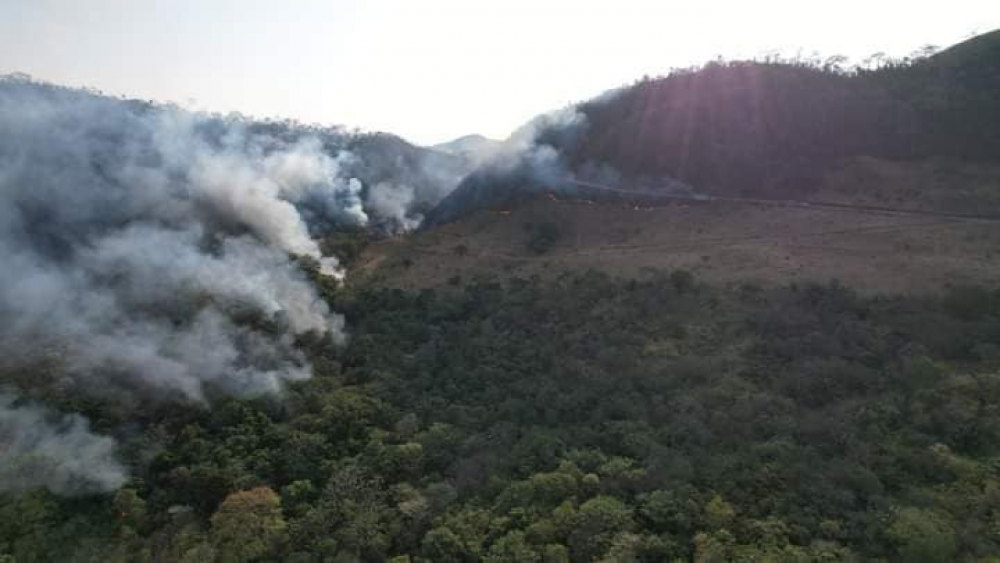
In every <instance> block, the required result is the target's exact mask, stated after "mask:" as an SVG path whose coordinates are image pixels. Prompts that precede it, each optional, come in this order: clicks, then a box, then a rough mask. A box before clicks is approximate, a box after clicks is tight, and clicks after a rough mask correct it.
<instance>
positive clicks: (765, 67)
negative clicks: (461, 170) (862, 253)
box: [430, 32, 1000, 224]
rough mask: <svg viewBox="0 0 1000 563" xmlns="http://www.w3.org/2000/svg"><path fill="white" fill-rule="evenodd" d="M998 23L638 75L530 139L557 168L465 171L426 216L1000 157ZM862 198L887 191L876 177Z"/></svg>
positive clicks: (763, 189) (792, 184)
mask: <svg viewBox="0 0 1000 563" xmlns="http://www.w3.org/2000/svg"><path fill="white" fill-rule="evenodd" d="M998 37H1000V32H993V33H990V34H985V35H982V36H979V37H976V38H973V39H970V40H968V41H966V42H963V43H961V44H958V45H955V46H953V47H951V48H949V49H946V50H944V51H942V52H940V53H938V54H936V55H933V56H930V57H927V58H918V59H912V60H910V59H908V60H903V61H891V60H888V61H886V60H883V61H881V63H879V66H877V67H876V68H860V67H857V68H851V69H845V68H841V67H840V66H838V65H839V61H837V60H835V59H831V60H828V61H825V62H820V61H800V60H768V61H763V62H761V61H734V62H719V61H717V62H710V63H708V64H706V65H704V66H703V67H700V68H696V69H688V70H678V71H675V72H673V73H671V74H669V75H667V76H664V77H660V78H644V79H642V80H640V81H638V82H636V83H635V84H632V85H629V86H627V87H624V88H620V89H618V90H614V91H611V92H609V93H606V94H604V95H602V96H599V97H597V98H594V99H593V100H589V101H585V102H583V103H581V104H578V105H577V106H576V107H575V108H574V109H575V111H576V112H578V114H579V115H580V116H581V119H580V121H581V122H583V123H584V126H582V127H580V126H577V124H576V123H574V124H573V129H572V130H570V129H567V128H566V127H565V126H563V125H562V124H561V123H559V122H553V123H549V124H547V125H546V126H544V127H542V128H540V129H539V130H538V131H537V134H536V139H535V144H536V146H540V147H551V148H552V149H554V151H555V152H556V153H557V154H558V155H559V157H560V168H559V169H558V170H556V171H555V173H548V174H538V173H537V171H535V170H533V169H532V167H531V165H530V164H522V165H519V166H515V167H512V168H507V169H504V170H503V171H501V172H499V173H498V172H497V171H496V170H490V169H488V168H487V169H484V170H480V171H479V172H478V173H473V174H471V175H469V176H468V177H467V178H466V179H465V180H464V181H463V182H462V184H460V185H459V186H458V188H457V189H456V190H455V191H454V192H452V193H451V194H450V195H449V196H448V197H447V198H446V199H445V200H443V201H442V203H441V204H440V206H439V209H437V210H435V211H434V213H432V214H431V216H430V219H431V224H440V223H446V222H448V221H452V220H455V219H457V218H460V217H461V216H463V214H465V213H467V212H469V211H473V210H476V209H484V208H489V207H491V206H496V205H505V204H506V203H507V202H510V201H515V200H518V199H521V198H522V197H524V196H528V197H530V196H531V194H533V193H534V194H538V193H544V191H547V190H548V191H551V190H559V191H560V192H562V193H563V194H564V195H565V196H572V193H573V187H572V186H570V185H567V184H566V183H565V182H564V180H565V179H567V178H569V177H572V176H576V177H585V178H589V177H594V175H595V170H597V171H599V174H597V176H598V177H600V178H601V179H603V180H605V181H607V179H608V178H611V180H612V181H613V182H615V183H620V186H623V187H630V186H634V185H636V184H663V183H665V182H676V181H680V182H682V183H684V184H686V185H688V186H690V187H691V188H693V189H694V190H696V191H699V192H702V193H707V194H716V195H728V196H743V197H764V198H799V199H807V198H810V197H814V194H815V192H816V191H817V190H819V189H821V188H822V186H821V183H822V181H823V178H824V177H825V176H827V175H828V174H830V173H831V172H833V171H834V170H836V169H839V168H842V167H843V166H844V165H845V163H849V162H850V161H851V160H852V159H857V158H859V157H871V158H876V159H882V160H889V161H897V162H915V161H928V160H933V159H938V160H941V159H944V160H949V159H950V160H953V161H958V162H959V163H962V162H980V163H995V162H998V161H1000V101H998V98H997V97H996V96H995V92H997V91H998V90H1000V40H998V39H997V38H998ZM868 189H870V190H873V191H872V193H870V194H868V196H867V197H871V198H886V197H890V196H889V194H881V193H879V192H878V190H880V185H878V184H874V185H871V186H868Z"/></svg>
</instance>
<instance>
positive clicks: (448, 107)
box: [0, 0, 1000, 144]
mask: <svg viewBox="0 0 1000 563" xmlns="http://www.w3.org/2000/svg"><path fill="white" fill-rule="evenodd" d="M998 26H1000V4H998V3H996V2H995V1H991V0H964V1H953V2H948V3H926V4H921V5H914V4H913V3H912V2H902V1H899V2H895V1H893V2H861V1H855V0H852V1H846V2H838V3H836V5H835V6H834V5H832V4H831V3H828V2H802V1H798V2H791V1H774V2H756V3H748V2H724V1H716V2H705V1H701V2H695V1H682V2H670V3H667V2H658V3H653V2H639V1H635V2H622V1H613V2H612V1H607V2H604V1H601V2H598V1H594V2H581V1H579V0H573V1H569V0H566V1H562V0H560V1H547V2H544V3H542V2H527V1H525V2H520V1H516V2H470V1H467V0H466V1H461V0H434V1H427V2H406V1H392V0H379V1H360V0H348V1H341V2H320V1H308V0H298V1H291V0H289V1H285V2H281V3H277V2H263V1H237V0H213V1H196V0H178V1H170V2H167V1H155V0H149V1H125V0H95V1H90V2H59V1H53V0H4V1H2V2H0V72H2V73H8V72H25V73H28V74H31V75H32V76H34V77H36V78H39V79H44V80H49V81H52V82H56V83H60V84H66V85H70V86H91V87H94V88H97V89H100V90H102V91H104V92H107V93H111V94H115V95H127V96H134V97H141V98H148V99H155V100H160V101H172V102H176V103H178V104H180V105H182V106H185V107H192V108H197V109H206V110H212V111H222V112H228V111H240V112H243V113H246V114H250V115H254V116H280V117H291V118H295V119H298V120H301V121H305V122H318V123H324V124H333V123H339V124H344V125H347V126H350V127H360V128H362V129H366V130H382V131H390V132H393V133H397V134H399V135H402V136H403V137H405V138H407V139H409V140H411V141H414V142H417V143H426V144H429V143H435V142H442V141H446V140H449V139H451V138H454V137H458V136H461V135H464V134H468V133H481V134H485V135H488V136H492V137H504V136H506V134H507V133H509V132H510V131H511V130H512V129H513V128H515V127H516V126H518V125H519V124H521V123H523V122H524V121H526V120H527V119H528V118H530V117H531V116H533V115H536V114H538V113H539V112H542V111H545V110H549V109H553V108H558V107H561V106H564V105H566V104H567V103H570V102H573V101H578V100H581V99H585V98H587V97H590V96H592V95H595V94H597V93H599V92H600V91H602V90H604V89H606V88H608V87H610V86H614V85H617V84H625V83H628V82H631V81H633V80H634V79H636V78H638V77H640V76H643V75H646V74H649V75H653V74H658V73H663V72H666V71H668V70H669V69H670V68H672V67H677V66H688V65H692V64H697V63H700V62H703V61H704V60H706V59H710V58H713V57H715V56H717V55H723V56H725V57H729V58H735V57H752V56H755V55H761V54H764V53H767V52H769V51H780V52H784V53H788V54H794V53H797V52H801V53H803V54H810V53H812V52H814V51H815V52H818V53H821V54H823V55H831V54H844V55H847V56H849V57H851V58H852V59H854V60H858V59H860V58H863V57H864V56H865V55H868V54H871V53H873V52H876V51H883V52H886V53H888V54H890V55H896V56H901V55H905V54H907V53H909V52H911V51H913V50H915V49H917V48H919V47H921V46H923V45H927V44H934V45H948V44H951V43H954V42H956V41H959V40H961V39H963V38H964V37H967V36H969V35H970V34H972V33H974V32H977V31H980V32H981V31H986V30H989V29H992V28H995V27H998Z"/></svg>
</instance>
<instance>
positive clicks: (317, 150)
mask: <svg viewBox="0 0 1000 563" xmlns="http://www.w3.org/2000/svg"><path fill="white" fill-rule="evenodd" d="M0 131H2V132H3V134H2V135H0V261H2V263H3V264H4V268H2V269H0V318H3V319H4V323H3V326H2V327H0V353H3V354H4V355H5V360H6V361H7V362H13V363H19V362H20V363H30V362H32V361H35V360H37V359H39V358H40V357H43V356H44V357H48V358H51V357H53V356H54V357H56V358H58V361H59V362H60V364H61V365H62V366H63V368H64V369H65V370H66V372H67V375H68V377H70V379H71V380H73V381H76V382H77V383H79V384H80V386H81V388H82V389H91V390H92V389H98V388H101V386H102V385H107V384H114V385H116V386H118V387H123V388H127V389H129V390H131V391H134V392H139V393H147V394H150V395H153V394H155V395H156V396H157V397H166V398H178V399H184V400H195V401H201V400H203V399H204V393H205V389H206V386H211V387H212V388H214V389H218V390H221V391H223V392H228V393H234V394H237V395H254V394H259V393H263V392H272V391H275V390H278V389H279V388H280V386H281V383H282V382H283V381H285V380H291V379H300V378H303V377H307V376H308V374H309V366H308V365H307V364H306V362H305V359H304V358H303V357H302V355H301V354H300V353H299V352H298V351H297V350H296V349H295V347H294V346H293V344H292V343H293V340H294V338H295V337H296V335H299V334H303V333H306V332H310V331H315V332H317V333H320V334H329V335H331V337H332V338H333V339H334V340H335V341H342V340H343V339H344V338H345V336H344V333H343V319H342V318H341V317H340V316H339V315H337V314H335V313H331V312H330V311H329V310H328V308H327V305H326V303H325V302H324V301H322V300H321V299H320V298H319V297H318V295H317V294H316V292H315V290H314V289H313V287H312V285H311V283H310V281H309V280H308V279H307V277H306V275H305V274H304V273H303V272H302V270H301V268H299V267H298V265H297V264H296V262H295V261H294V259H293V256H309V257H311V258H313V259H315V260H316V261H317V262H318V263H319V264H320V269H321V272H322V273H323V274H326V275H330V276H337V277H339V276H341V275H342V272H341V269H340V267H339V265H338V263H337V260H336V258H335V257H332V256H323V255H322V253H321V252H320V249H319V245H318V243H317V241H316V239H315V236H316V233H314V232H313V229H312V228H311V227H310V225H309V223H308V222H307V219H308V218H309V217H316V218H317V220H322V221H323V222H324V223H325V224H329V225H338V224H354V225H357V224H364V223H366V222H367V221H368V216H367V214H366V212H365V211H364V209H363V206H362V197H361V189H362V187H361V183H360V182H359V181H358V180H357V179H355V178H351V177H346V176H345V175H343V173H342V168H343V167H344V166H345V163H347V162H348V161H350V160H351V159H352V158H353V156H352V155H350V154H349V153H346V152H343V153H342V152H335V153H333V154H331V153H328V152H327V151H325V150H324V147H323V145H322V143H321V142H320V140H319V139H317V138H316V137H314V136H306V135H300V136H297V137H294V138H289V136H288V135H284V136H279V135H272V134H269V133H268V132H267V131H266V130H265V131H260V130H258V129H255V127H254V124H253V123H248V122H247V121H246V120H241V119H236V118H233V119H227V118H220V117H213V116H204V115H197V114H192V113H189V112H185V111H183V110H180V109H177V108H173V107H169V106H154V105H151V104H145V103H140V102H133V101H122V100H117V99H113V98H107V97H103V96H97V95H93V94H90V93H86V92H82V91H79V90H68V89H63V88H57V87H52V86H45V85H39V84H35V83H32V82H30V81H27V80H23V79H18V78H14V79H10V78H8V79H4V80H3V82H0ZM25 343H29V344H30V345H25Z"/></svg>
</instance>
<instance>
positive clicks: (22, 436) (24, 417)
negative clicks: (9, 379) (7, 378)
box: [0, 393, 127, 495]
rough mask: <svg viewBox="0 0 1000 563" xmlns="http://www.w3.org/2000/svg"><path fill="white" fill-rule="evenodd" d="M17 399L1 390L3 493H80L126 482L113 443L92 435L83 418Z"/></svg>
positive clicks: (0, 484)
mask: <svg viewBox="0 0 1000 563" xmlns="http://www.w3.org/2000/svg"><path fill="white" fill-rule="evenodd" d="M16 402H17V399H16V398H15V397H14V396H13V395H11V394H9V393H0V492H5V493H6V492H21V491H26V490H29V489H35V488H39V487H44V488H46V489H48V490H50V491H52V492H54V493H57V494H63V495H76V494H88V493H100V492H107V491H111V490H114V489H117V488H118V487H120V486H121V485H122V484H123V483H124V482H125V480H126V479H127V473H126V471H125V468H124V467H123V466H122V465H121V464H120V463H119V462H118V461H117V460H116V459H115V457H114V449H115V441H114V440H113V439H111V438H108V437H106V436H98V435H96V434H93V433H92V432H91V431H90V425H89V424H88V422H87V420H86V419H85V418H83V417H81V416H79V415H56V414H54V413H52V412H50V411H48V410H46V409H43V408H41V407H38V406H34V405H22V406H16V405H15V403H16Z"/></svg>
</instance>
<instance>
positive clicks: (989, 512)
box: [0, 271, 1000, 562]
mask: <svg viewBox="0 0 1000 563" xmlns="http://www.w3.org/2000/svg"><path fill="white" fill-rule="evenodd" d="M327 297H328V299H330V300H331V301H334V302H335V305H336V306H337V307H338V310H343V311H346V312H347V314H348V316H349V321H350V324H351V326H353V327H354V330H353V333H352V337H351V339H350V342H349V343H348V344H347V345H346V347H344V348H337V347H334V346H333V345H332V344H331V343H330V342H324V341H309V340H308V339H304V340H303V341H301V342H300V343H299V344H300V346H302V347H303V348H304V349H305V350H307V351H308V353H309V355H310V356H311V357H312V359H313V362H314V365H315V370H316V374H315V377H314V378H313V379H312V380H309V381H304V382H298V383H295V384H293V385H292V386H291V387H290V388H289V389H288V390H287V392H286V393H285V396H284V397H281V398H270V399H267V398H262V399H259V400H234V399H228V400H218V401H216V404H214V405H213V408H211V409H210V410H209V409H204V408H193V407H190V408H179V407H171V408H164V407H159V410H157V411H156V412H155V414H151V415H150V418H149V419H148V420H147V421H146V423H145V424H146V429H145V430H144V431H143V432H142V433H140V434H138V435H135V433H134V432H133V436H134V437H133V438H132V439H131V441H130V442H129V443H128V447H129V451H131V452H133V459H131V462H132V465H133V466H134V467H136V468H137V472H136V474H135V475H134V476H133V478H132V480H131V481H130V482H129V483H128V484H127V485H126V488H124V489H122V490H120V491H119V492H118V493H117V494H115V495H113V496H110V497H108V496H90V497H77V498H59V497H56V496H53V495H51V494H49V493H45V492H29V493H23V494H19V495H12V494H8V495H5V496H4V497H3V498H2V502H0V554H5V555H6V556H7V557H8V559H11V558H13V559H12V560H14V561H40V560H67V559H75V560H84V561H86V560H100V561H114V560H122V561H126V560H128V561H137V560H139V561H141V560H150V561H204V560H210V559H212V558H215V559H217V560H219V561H230V560H233V561H235V560H275V559H281V560H291V561H321V560H329V561H357V560H361V561H386V560H393V561H398V562H402V561H413V562H416V561H436V562H447V561H455V562H474V561H485V562H493V561H538V562H541V561H545V562H556V561H671V560H692V559H693V560H696V561H730V560H742V561H762V560H766V561H771V560H773V561H785V560H794V561H834V560H836V561H843V560H869V559H872V558H885V559H888V560H894V561H951V560H956V559H961V560H977V559H979V560H986V558H988V557H990V556H996V555H997V554H998V553H1000V530H998V528H997V525H996V523H997V518H998V517H1000V473H998V470H1000V465H998V463H997V460H998V459H1000V457H998V453H1000V407H998V405H1000V373H998V367H1000V364H998V356H1000V354H997V353H996V343H997V342H1000V293H997V292H996V291H993V290H986V289H977V288H955V289H953V290H951V291H950V292H949V293H948V294H947V295H945V296H943V297H941V298H922V297H889V296H869V297H865V296H859V295H857V294H855V293H854V292H852V291H850V290H849V289H847V288H845V287H842V286H841V285H838V284H836V283H834V284H829V285H822V286H819V285H810V286H790V287H785V288H777V289H762V288H759V287H756V286H753V285H749V284H744V285H741V286H734V287H731V288H719V287H709V286H706V285H704V284H701V283H700V282H698V280H696V279H694V278H693V277H692V276H691V275H690V274H688V273H687V272H656V271H651V272H649V273H648V274H647V275H645V276H644V277H642V278H641V279H615V278H611V277H608V276H605V275H602V274H596V273H584V274H577V275H565V276H563V277H561V278H559V279H558V280H555V281H551V282H548V281H541V280H538V279H529V280H525V279H515V280H514V281H512V282H510V283H507V284H499V283H496V282H492V281H490V280H478V281H476V282H474V283H471V284H468V285H465V286H461V285H459V286H453V287H449V288H448V289H447V290H439V291H431V290H428V291H422V292H404V291H400V290H378V289H370V288H369V289H350V288H347V289H338V288H328V294H327ZM49 398H50V400H51V401H54V402H56V403H58V402H59V401H61V400H69V399H65V398H60V397H59V396H58V395H54V396H52V397H49ZM80 402H82V403H85V404H83V405H82V408H83V410H85V411H86V412H87V413H88V414H89V415H90V416H91V417H92V419H93V420H95V424H96V425H98V426H101V427H103V428H114V427H116V426H118V425H119V424H120V421H121V419H122V417H123V414H121V413H120V412H119V411H117V410H116V407H115V406H114V405H110V404H102V403H99V402H96V403H91V402H88V401H80ZM150 451H155V452H156V453H155V454H153V455H152V457H150V453H149V452H150Z"/></svg>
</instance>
